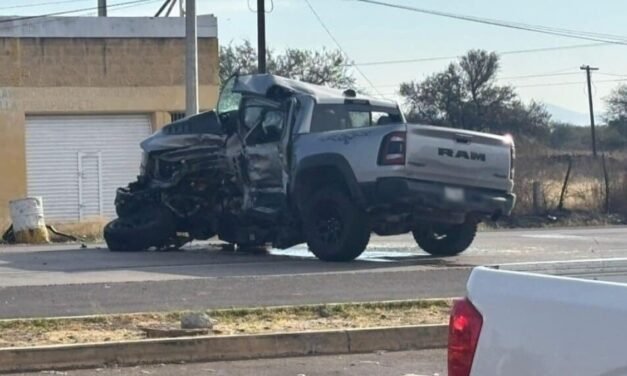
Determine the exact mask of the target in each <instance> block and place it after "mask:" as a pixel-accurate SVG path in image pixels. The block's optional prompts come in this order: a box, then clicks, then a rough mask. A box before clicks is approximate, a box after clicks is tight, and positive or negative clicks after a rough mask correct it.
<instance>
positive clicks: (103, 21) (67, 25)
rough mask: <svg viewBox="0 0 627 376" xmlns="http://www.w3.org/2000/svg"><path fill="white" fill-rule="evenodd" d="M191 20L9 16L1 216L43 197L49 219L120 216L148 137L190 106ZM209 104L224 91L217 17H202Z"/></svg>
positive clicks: (2, 59) (203, 97)
mask: <svg viewBox="0 0 627 376" xmlns="http://www.w3.org/2000/svg"><path fill="white" fill-rule="evenodd" d="M184 34H185V24H184V19H183V18H180V17H172V18H135V17H133V18H131V17H118V18H106V17H101V18H95V17H58V18H45V19H33V20H23V21H20V22H18V21H10V22H7V20H6V19H5V20H3V22H2V23H0V222H2V220H3V219H6V218H7V217H8V202H9V200H11V199H15V198H21V197H25V196H41V197H43V201H44V209H45V214H46V218H47V219H48V220H49V221H77V220H85V219H87V218H90V217H112V216H114V207H113V199H114V195H115V189H116V187H118V186H121V185H125V184H126V183H128V182H129V181H131V180H133V179H134V178H135V176H136V174H137V171H138V167H139V163H140V158H141V151H140V148H139V142H140V141H141V140H142V139H143V138H145V137H147V136H148V135H149V134H150V133H151V132H152V131H154V130H155V129H158V128H159V127H161V126H163V125H164V124H167V123H168V122H170V120H171V118H172V117H173V116H179V115H180V113H181V112H183V110H184V107H185V92H184V74H185V68H184V58H185V40H184ZM198 37H199V40H198V51H199V81H200V82H199V92H200V94H199V99H200V108H202V109H210V108H213V107H214V105H215V102H216V98H217V94H218V86H219V82H218V81H219V79H218V69H219V63H218V40H217V23H216V19H215V17H213V16H200V17H199V18H198Z"/></svg>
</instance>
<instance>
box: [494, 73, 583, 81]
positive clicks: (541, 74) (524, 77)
mask: <svg viewBox="0 0 627 376" xmlns="http://www.w3.org/2000/svg"><path fill="white" fill-rule="evenodd" d="M575 74H579V72H572V73H540V74H526V75H521V76H508V77H498V78H497V79H499V80H520V79H526V78H539V77H556V76H572V75H575Z"/></svg>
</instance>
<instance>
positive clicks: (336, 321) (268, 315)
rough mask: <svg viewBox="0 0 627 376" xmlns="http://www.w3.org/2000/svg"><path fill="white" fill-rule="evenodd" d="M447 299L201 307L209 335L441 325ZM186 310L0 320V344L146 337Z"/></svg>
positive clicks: (172, 322) (177, 320)
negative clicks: (207, 320)
mask: <svg viewBox="0 0 627 376" xmlns="http://www.w3.org/2000/svg"><path fill="white" fill-rule="evenodd" d="M450 306H451V301H450V300H422V301H402V302H378V303H359V304H328V305H308V306H288V307H270V308H250V309H226V310H210V311H206V312H207V313H208V314H209V316H210V317H211V318H213V319H214V320H216V324H215V325H214V327H213V333H214V334H215V335H232V334H261V333H279V332H297V331H307V330H325V329H349V328H373V327H391V326H403V325H423V324H443V323H446V322H447V320H448V314H449V310H450ZM185 313H186V312H183V311H181V312H157V313H138V314H120V315H102V316H90V317H76V318H52V319H24V320H21V319H18V320H1V321H0V348H9V347H23V346H39V345H51V344H75V343H93V342H112V341H121V340H136V339H144V338H146V334H145V331H144V330H142V328H145V327H160V328H163V327H172V328H179V327H180V326H179V324H180V319H181V316H182V315H183V314H185Z"/></svg>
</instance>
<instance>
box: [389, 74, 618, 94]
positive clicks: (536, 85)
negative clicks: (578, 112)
mask: <svg viewBox="0 0 627 376" xmlns="http://www.w3.org/2000/svg"><path fill="white" fill-rule="evenodd" d="M614 82H627V78H625V79H617V80H597V81H595V84H598V83H602V84H603V83H614ZM585 84H586V81H566V82H548V83H541V84H530V85H515V86H514V89H518V88H533V87H552V86H571V85H585ZM386 86H387V85H386ZM394 86H399V87H400V85H394ZM379 87H382V86H379ZM384 94H386V95H399V93H398V92H397V91H396V92H385V93H384Z"/></svg>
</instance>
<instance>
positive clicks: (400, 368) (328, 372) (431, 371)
mask: <svg viewBox="0 0 627 376" xmlns="http://www.w3.org/2000/svg"><path fill="white" fill-rule="evenodd" d="M54 374H55V375H67V376H78V375H81V376H113V375H116V376H145V375H154V376H179V375H189V376H196V375H214V376H227V375H228V376H250V375H255V376H332V375H333V376H336V375H342V376H343V375H346V376H382V375H384V376H436V375H438V376H446V374H447V373H446V350H423V351H406V352H390V353H376V354H360V355H342V356H337V355H336V356H316V357H304V358H282V359H259V360H244V361H237V362H213V363H190V364H174V365H156V366H139V367H130V368H106V369H98V370H78V371H67V372H55V373H54ZM20 375H23V376H35V375H42V373H41V372H37V373H28V374H20Z"/></svg>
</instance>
